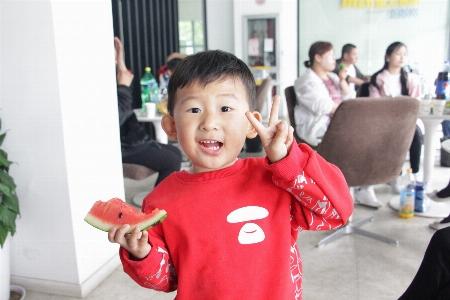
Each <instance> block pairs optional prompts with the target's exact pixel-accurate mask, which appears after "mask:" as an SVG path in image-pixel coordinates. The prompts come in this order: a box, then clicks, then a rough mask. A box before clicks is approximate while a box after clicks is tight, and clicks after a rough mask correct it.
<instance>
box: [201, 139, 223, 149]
mask: <svg viewBox="0 0 450 300" xmlns="http://www.w3.org/2000/svg"><path fill="white" fill-rule="evenodd" d="M200 145H202V147H205V148H208V149H209V150H219V148H220V147H222V145H223V143H221V142H219V141H216V140H203V141H200Z"/></svg>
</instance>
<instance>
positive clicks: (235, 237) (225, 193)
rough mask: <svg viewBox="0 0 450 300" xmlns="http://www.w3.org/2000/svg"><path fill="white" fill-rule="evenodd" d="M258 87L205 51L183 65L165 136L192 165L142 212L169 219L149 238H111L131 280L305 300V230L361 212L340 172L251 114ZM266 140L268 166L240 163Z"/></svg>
mask: <svg viewBox="0 0 450 300" xmlns="http://www.w3.org/2000/svg"><path fill="white" fill-rule="evenodd" d="M254 98H255V82H254V78H253V76H252V73H251V72H250V70H249V69H248V67H247V66H246V65H245V63H244V62H242V61H241V60H239V59H238V58H236V57H235V56H234V55H232V54H229V53H226V52H222V51H219V50H216V51H206V52H201V53H198V54H195V55H191V56H189V57H187V58H186V59H184V60H183V61H182V62H181V63H180V65H179V66H178V67H177V69H176V70H175V72H174V74H173V75H172V77H171V79H170V81H169V103H168V111H169V114H168V115H166V116H164V117H163V120H162V125H163V128H164V130H165V132H166V133H167V135H168V136H169V138H170V139H172V140H178V142H179V143H180V146H181V147H182V149H183V150H184V152H185V153H186V155H187V156H188V157H189V159H190V160H191V162H192V167H191V168H190V169H189V170H188V171H181V172H176V173H174V174H172V175H170V176H169V177H168V178H166V179H165V180H164V181H163V182H161V183H160V184H159V185H158V187H157V188H155V189H154V190H153V191H152V192H151V193H150V194H149V195H148V196H147V197H146V198H145V199H144V204H143V206H142V210H143V211H144V212H147V213H148V212H150V211H151V210H153V209H154V208H161V209H165V210H166V211H167V213H168V216H167V218H166V220H164V222H162V223H161V224H160V225H158V226H156V227H154V228H152V229H151V230H148V231H143V232H139V230H138V229H137V228H136V229H135V230H133V232H132V233H131V234H130V235H125V234H124V233H125V232H126V230H127V228H128V227H129V226H127V225H124V226H123V227H121V228H113V229H111V231H110V232H109V234H108V238H109V240H110V241H111V242H115V243H119V244H120V245H121V246H122V247H121V249H120V257H121V260H122V263H123V266H124V270H125V272H126V273H128V274H129V275H130V276H131V277H132V278H133V279H134V280H135V281H136V282H137V283H139V284H140V285H142V286H144V287H147V288H151V289H155V290H159V291H165V292H170V291H174V290H177V299H301V298H302V285H301V283H302V278H301V276H302V269H301V258H300V254H299V251H298V249H297V245H296V240H297V233H298V231H302V230H327V229H333V228H337V227H339V226H341V225H343V224H345V223H346V221H347V219H348V217H349V216H350V214H351V213H352V210H353V202H352V199H351V196H350V193H349V191H348V187H347V184H346V182H345V179H344V177H343V175H342V173H341V171H340V170H339V169H338V168H337V167H336V166H334V165H332V164H330V163H327V162H326V161H325V160H324V159H323V158H322V157H320V156H319V155H317V154H316V153H315V152H314V151H313V150H312V149H311V148H309V147H308V146H307V145H305V144H301V145H299V146H297V145H295V144H294V145H293V128H292V127H290V126H288V124H287V123H286V121H281V122H278V120H277V116H278V106H279V102H280V99H279V96H275V97H274V103H273V107H272V109H271V113H270V120H269V125H268V127H267V128H265V127H264V126H263V125H262V124H261V123H260V120H261V115H260V114H259V113H258V112H252V113H250V112H249V109H250V106H251V103H252V102H253V100H254ZM257 134H259V135H260V137H261V140H262V144H263V146H264V150H265V152H266V155H267V157H266V158H247V159H245V160H243V159H238V158H237V157H238V154H239V152H240V151H241V149H242V146H243V144H244V141H245V138H246V137H248V138H254V137H255V136H256V135H257Z"/></svg>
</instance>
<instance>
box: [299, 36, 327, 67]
mask: <svg viewBox="0 0 450 300" xmlns="http://www.w3.org/2000/svg"><path fill="white" fill-rule="evenodd" d="M331 49H333V45H332V44H331V43H329V42H315V43H314V44H312V45H311V47H310V48H309V53H308V56H309V60H307V61H305V62H304V63H303V64H304V65H305V67H307V68H311V67H312V65H313V64H314V57H315V56H316V54H319V55H323V54H324V53H326V52H328V51H330V50H331Z"/></svg>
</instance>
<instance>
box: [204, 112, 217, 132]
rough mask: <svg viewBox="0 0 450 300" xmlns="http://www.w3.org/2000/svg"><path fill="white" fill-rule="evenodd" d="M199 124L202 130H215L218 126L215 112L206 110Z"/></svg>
mask: <svg viewBox="0 0 450 300" xmlns="http://www.w3.org/2000/svg"><path fill="white" fill-rule="evenodd" d="M200 126H201V129H202V130H206V131H211V130H217V129H218V128H219V125H218V116H217V114H215V113H211V112H206V113H205V114H204V115H203V119H202V123H201V125H200Z"/></svg>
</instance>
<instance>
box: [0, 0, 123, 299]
mask: <svg viewBox="0 0 450 300" xmlns="http://www.w3.org/2000/svg"><path fill="white" fill-rule="evenodd" d="M0 22H1V23H0V37H1V40H0V70H1V73H0V76H1V77H0V108H1V110H0V116H1V118H2V125H3V126H2V129H3V130H8V135H7V137H6V140H5V144H4V147H5V149H6V151H7V152H8V153H9V159H10V160H11V161H14V162H15V163H16V164H13V165H12V166H11V174H12V176H13V177H14V178H15V181H16V184H17V193H18V197H19V203H20V209H21V218H20V219H19V220H18V221H17V233H16V235H15V236H14V237H13V239H12V255H11V256H12V262H11V274H12V278H11V281H12V283H19V284H21V285H23V286H25V288H27V289H29V290H40V291H45V292H50V293H57V294H58V293H59V294H66V295H71V296H78V297H81V296H83V295H85V294H86V293H88V292H89V291H90V290H91V289H92V288H93V287H95V286H96V285H97V284H98V283H99V281H101V280H102V279H103V278H104V277H105V276H107V275H108V273H109V272H110V271H112V270H113V269H114V268H115V267H116V266H117V265H118V260H117V250H118V247H117V245H112V244H110V243H109V242H108V241H107V235H106V233H104V232H100V231H99V230H96V229H94V228H93V227H91V226H89V225H88V224H87V223H85V222H84V220H83V219H84V216H85V215H86V213H87V212H88V211H89V209H90V207H91V206H92V204H93V203H94V202H95V201H96V200H99V199H102V200H107V199H109V198H112V197H121V198H123V197H124V188H123V177H122V169H121V154H120V138H119V125H118V112H117V95H116V85H115V75H114V74H115V72H114V57H113V53H114V52H113V40H112V39H113V29H112V28H113V26H112V10H111V2H110V1H109V0H98V1H7V0H0Z"/></svg>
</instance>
